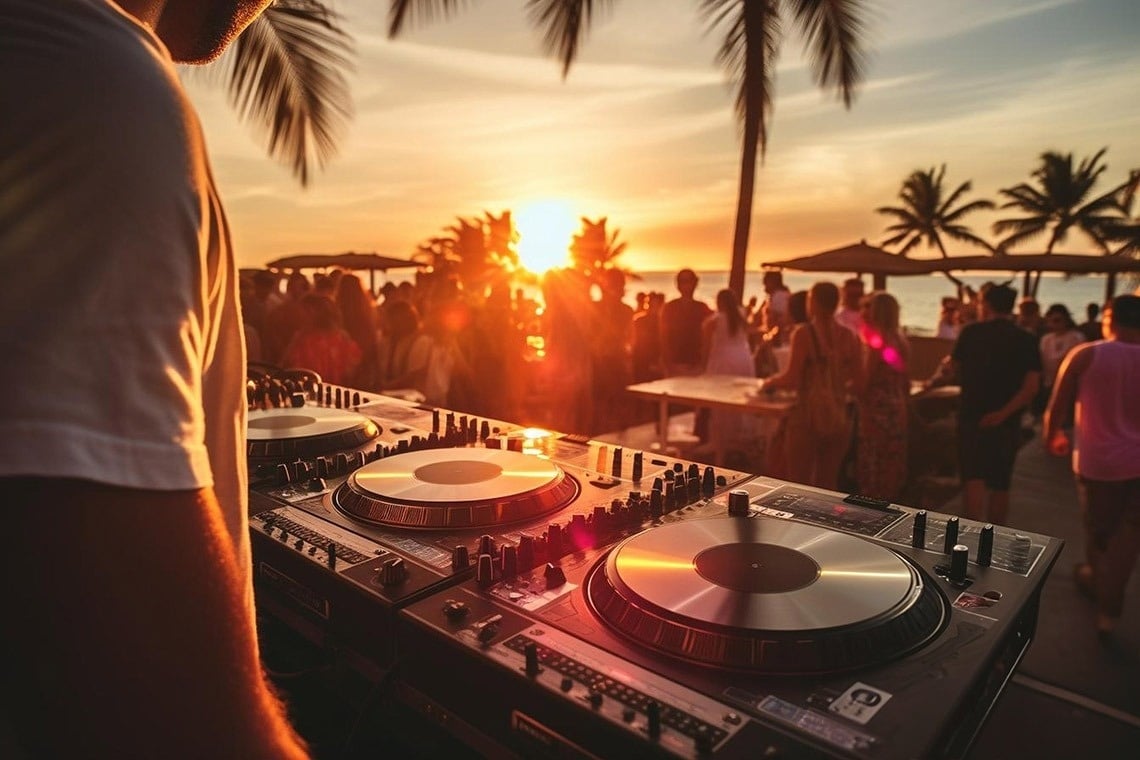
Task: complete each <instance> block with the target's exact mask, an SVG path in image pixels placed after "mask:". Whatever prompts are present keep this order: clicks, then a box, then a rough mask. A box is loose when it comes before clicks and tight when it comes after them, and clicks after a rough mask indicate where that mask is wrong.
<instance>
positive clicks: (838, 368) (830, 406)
mask: <svg viewBox="0 0 1140 760" xmlns="http://www.w3.org/2000/svg"><path fill="white" fill-rule="evenodd" d="M838 306H839V288H837V287H836V286H835V285H834V284H833V283H830V282H817V283H815V284H814V285H812V286H811V289H810V290H809V291H808V314H809V315H810V317H811V318H810V320H809V321H808V322H807V323H806V324H803V325H800V326H799V327H797V328H795V330H794V331H793V332H792V351H791V356H790V357H789V359H788V368H787V369H786V370H784V371H783V372H781V373H780V374H778V375H775V376H774V377H770V378H768V379H766V380H764V385H763V387H764V388H765V389H773V390H794V391H796V392H797V394H798V398H797V400H796V404H795V406H793V407H792V409H791V411H790V412H789V413H788V417H787V419H786V421H785V424H784V434H783V447H784V451H783V453H784V454H785V455H786V461H785V462H784V463H783V466H784V477H787V478H788V479H789V480H794V481H796V482H798V483H806V484H808V485H813V486H819V487H820V488H830V489H833V490H834V489H835V488H836V487H837V485H838V481H839V468H840V464H841V463H842V462H843V457H844V455H846V453H847V449H848V447H849V446H850V445H851V433H852V430H851V420H850V418H849V417H848V415H847V411H846V410H847V394H848V391H849V390H851V389H853V388H855V387H858V386H859V384H860V382H861V376H862V370H863V367H862V356H861V353H860V351H861V349H860V346H859V339H858V338H856V337H855V334H854V333H853V332H851V331H850V330H848V329H847V328H845V327H842V326H840V324H839V323H838V322H836V321H835V309H836V308H837V307H838ZM825 411H826V412H827V414H823V412H825ZM779 435H780V434H779V433H777V436H779Z"/></svg>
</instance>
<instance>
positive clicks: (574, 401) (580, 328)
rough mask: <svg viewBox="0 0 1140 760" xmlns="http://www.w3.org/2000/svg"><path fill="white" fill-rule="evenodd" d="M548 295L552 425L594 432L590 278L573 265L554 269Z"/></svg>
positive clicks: (545, 284)
mask: <svg viewBox="0 0 1140 760" xmlns="http://www.w3.org/2000/svg"><path fill="white" fill-rule="evenodd" d="M542 297H543V301H544V302H545V305H546V309H545V311H544V312H543V315H542V316H543V332H544V336H545V339H546V361H545V362H544V363H543V369H544V370H545V372H546V373H547V375H546V383H547V385H548V387H549V389H550V395H551V398H552V401H553V403H552V404H551V405H550V408H549V410H548V411H549V412H550V423H551V426H552V427H553V428H555V429H556V430H563V431H566V432H568V433H579V434H588V432H589V427H590V425H591V424H592V423H593V420H594V393H593V381H594V372H593V367H592V365H591V361H592V357H591V354H590V350H589V345H590V344H589V341H590V330H591V328H592V325H591V319H590V315H591V311H592V309H591V307H592V303H591V301H590V291H589V284H588V283H587V282H585V280H584V279H583V278H582V277H581V275H579V274H578V273H576V272H574V271H573V270H570V269H552V270H550V271H548V272H547V273H546V274H545V275H544V276H543V278H542Z"/></svg>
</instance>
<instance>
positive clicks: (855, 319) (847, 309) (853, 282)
mask: <svg viewBox="0 0 1140 760" xmlns="http://www.w3.org/2000/svg"><path fill="white" fill-rule="evenodd" d="M863 295H864V287H863V281H862V280H860V279H859V278H858V277H852V278H850V279H848V280H844V281H843V301H842V304H841V305H840V308H839V311H838V312H836V314H835V319H836V321H837V322H839V324H841V325H843V326H844V327H846V328H847V329H848V330H850V331H851V332H853V333H855V334H856V335H861V334H862V332H863V312H862V310H863Z"/></svg>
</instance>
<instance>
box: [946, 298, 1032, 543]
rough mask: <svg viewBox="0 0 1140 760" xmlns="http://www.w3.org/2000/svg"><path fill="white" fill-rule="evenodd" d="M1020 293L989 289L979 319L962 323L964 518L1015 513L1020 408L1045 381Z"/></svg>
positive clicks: (958, 348)
mask: <svg viewBox="0 0 1140 760" xmlns="http://www.w3.org/2000/svg"><path fill="white" fill-rule="evenodd" d="M1016 299H1017V293H1016V291H1014V290H1013V288H1011V287H1009V286H1008V285H995V286H993V287H990V288H989V289H988V290H986V291H985V292H984V294H983V295H982V305H981V312H980V321H978V322H975V323H973V324H970V325H966V326H965V327H963V328H962V332H961V333H960V334H959V336H958V341H957V343H955V344H954V349H953V351H952V352H951V354H950V359H951V362H950V364H951V370H952V372H953V374H954V375H955V376H956V377H957V378H958V384H959V385H960V386H961V387H962V397H961V402H960V405H959V409H958V465H959V470H960V472H961V477H962V486H963V491H964V494H963V497H964V501H965V508H966V517H969V518H970V519H972V520H980V521H983V522H991V523H996V524H1004V523H1005V522H1006V519H1007V518H1008V516H1009V484H1010V479H1011V477H1012V475H1013V462H1014V459H1015V458H1016V456H1017V450H1018V448H1019V447H1020V445H1021V413H1022V411H1023V410H1024V409H1025V407H1026V406H1027V405H1028V404H1029V402H1030V401H1031V400H1032V399H1033V397H1034V395H1036V393H1037V388H1038V386H1039V385H1040V382H1041V356H1040V353H1039V352H1038V349H1037V340H1036V338H1034V337H1033V335H1031V334H1030V333H1028V332H1027V331H1025V330H1023V329H1021V328H1020V327H1018V326H1017V324H1015V323H1014V321H1013V305H1014V302H1015V301H1016ZM987 496H988V498H987Z"/></svg>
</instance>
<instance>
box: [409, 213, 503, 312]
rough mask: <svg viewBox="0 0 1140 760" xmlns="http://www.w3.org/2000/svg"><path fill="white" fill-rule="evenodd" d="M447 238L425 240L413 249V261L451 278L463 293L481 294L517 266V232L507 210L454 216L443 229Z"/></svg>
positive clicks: (437, 237)
mask: <svg viewBox="0 0 1140 760" xmlns="http://www.w3.org/2000/svg"><path fill="white" fill-rule="evenodd" d="M444 232H447V233H450V234H448V235H437V236H434V237H431V238H428V239H427V240H425V241H424V242H422V243H420V244H419V245H418V246H417V253H416V254H415V255H414V256H413V258H414V259H416V260H419V261H424V262H427V263H429V264H431V267H432V270H433V271H434V272H438V273H440V274H442V275H443V276H454V277H455V278H456V279H457V280H459V282H460V283H461V284H462V285H463V288H464V290H467V291H469V292H471V293H475V294H482V293H483V292H484V290H485V289H486V287H487V286H488V285H490V284H492V283H494V282H495V281H498V280H502V279H504V278H507V277H510V276H511V275H512V274H513V273H514V271H515V270H516V269H517V267H518V253H517V252H516V251H515V247H514V246H515V242H516V241H517V239H518V233H517V232H516V231H515V227H514V222H513V220H512V218H511V212H510V211H503V212H502V213H501V214H499V215H498V216H496V215H494V214H492V213H491V212H490V211H484V212H483V216H482V217H470V218H466V219H465V218H463V217H456V223H455V224H453V225H450V226H448V227H445V228H444Z"/></svg>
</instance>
